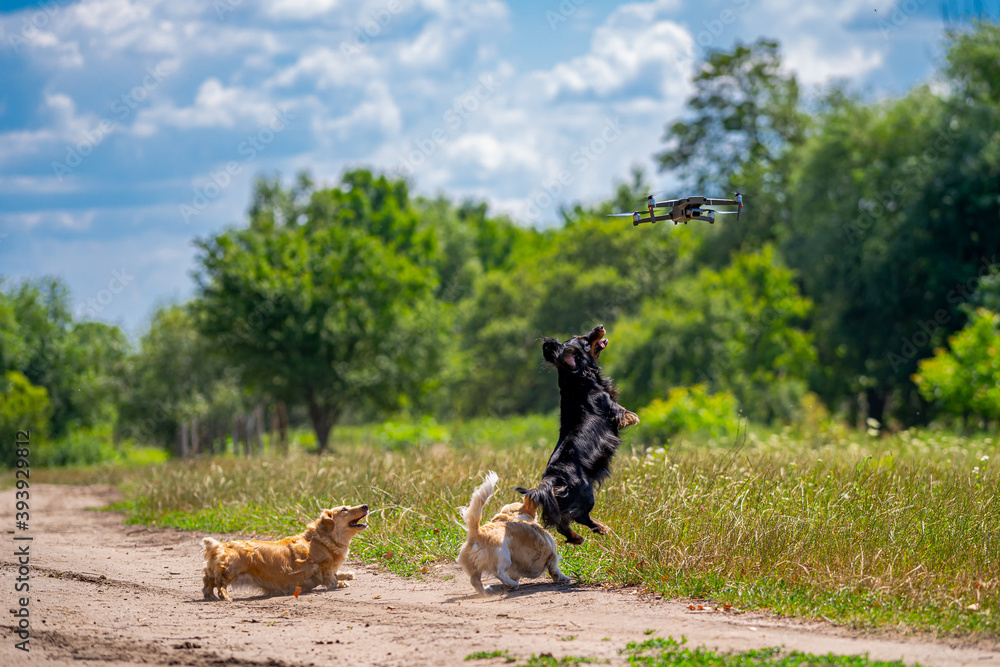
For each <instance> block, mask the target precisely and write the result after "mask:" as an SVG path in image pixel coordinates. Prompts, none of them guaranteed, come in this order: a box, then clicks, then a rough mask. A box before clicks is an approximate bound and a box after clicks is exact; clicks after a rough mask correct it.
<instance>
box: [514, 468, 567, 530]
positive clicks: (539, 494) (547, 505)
mask: <svg viewBox="0 0 1000 667" xmlns="http://www.w3.org/2000/svg"><path fill="white" fill-rule="evenodd" d="M514 490H515V491H517V492H518V493H520V494H521V495H522V496H528V497H529V498H531V500H532V502H534V503H535V504H536V505H538V506H539V507H540V508H542V523H544V524H545V525H546V526H553V525H556V524H558V523H559V520H560V518H561V516H562V512H560V511H559V503H558V502H556V497H555V494H554V493H553V492H552V483H551V482H550V481H549V480H544V479H543V480H542V482H541V484H539V485H538V488H537V489H525V488H524V487H521V486H515V487H514Z"/></svg>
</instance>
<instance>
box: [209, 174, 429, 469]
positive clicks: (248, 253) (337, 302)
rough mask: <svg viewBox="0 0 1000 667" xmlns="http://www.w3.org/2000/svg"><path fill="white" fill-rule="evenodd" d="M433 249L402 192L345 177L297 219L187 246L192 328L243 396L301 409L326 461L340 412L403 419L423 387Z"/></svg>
mask: <svg viewBox="0 0 1000 667" xmlns="http://www.w3.org/2000/svg"><path fill="white" fill-rule="evenodd" d="M434 244H435V239H434V238H433V236H432V235H430V234H429V233H427V231H426V230H425V229H422V228H421V227H420V225H419V218H418V216H416V215H415V213H414V211H413V209H412V206H411V205H410V204H409V201H408V198H407V194H406V187H405V183H403V182H401V181H390V180H388V179H385V178H384V177H381V178H375V177H373V176H372V175H371V174H370V173H369V172H364V171H359V172H350V173H348V174H346V175H345V176H344V179H343V181H342V183H341V186H340V187H339V188H331V189H328V190H322V191H317V192H315V193H313V195H312V198H311V200H310V203H309V205H308V206H307V207H306V212H305V214H304V217H301V216H300V217H299V218H298V219H296V220H289V221H284V222H279V221H276V220H275V219H274V217H273V216H258V217H257V218H254V219H251V221H250V225H249V227H247V228H243V229H232V230H229V231H226V232H224V233H222V234H219V235H218V236H215V237H213V238H209V239H205V240H202V241H199V242H198V246H199V248H200V249H201V256H200V258H199V262H200V268H199V271H198V273H197V276H196V277H197V281H198V298H197V299H196V301H195V302H194V304H193V305H194V308H195V312H196V314H197V323H198V327H199V329H200V331H201V332H202V333H203V334H204V335H205V336H206V337H208V338H209V339H210V340H212V341H215V342H217V343H219V344H220V345H221V346H222V350H223V352H224V354H225V355H226V356H227V358H228V359H229V360H230V361H231V362H232V363H234V364H238V365H240V366H241V367H242V377H243V378H244V381H245V382H246V383H247V385H248V386H249V388H250V389H251V390H254V391H259V392H262V393H265V394H267V395H269V396H273V397H275V398H276V399H278V400H283V401H285V402H286V403H288V404H293V405H295V404H298V405H304V406H305V407H306V408H307V410H308V414H309V419H310V421H311V423H312V426H313V430H314V431H315V433H316V439H317V442H318V444H319V449H320V451H321V452H322V451H325V450H326V448H327V445H328V439H329V435H330V430H331V429H332V428H333V426H334V425H335V424H336V423H337V422H338V420H339V419H340V418H341V417H343V416H344V415H345V413H347V412H348V411H350V410H354V411H360V410H363V409H364V408H366V407H377V408H382V409H399V408H405V407H406V405H407V404H408V403H409V402H411V401H412V400H413V399H414V397H416V396H419V395H420V393H421V392H422V391H424V390H425V389H426V387H427V385H428V383H429V382H431V380H429V378H432V377H433V375H434V373H433V371H434V369H436V368H437V366H438V364H439V347H440V344H441V343H442V340H441V336H442V325H443V324H445V323H446V318H445V317H443V316H442V312H441V308H440V307H439V305H438V302H437V301H436V300H435V299H434V298H433V294H434V288H435V286H436V275H435V272H434V270H433V268H432V267H430V266H425V265H426V264H431V263H432V262H430V261H427V260H426V257H427V256H430V257H431V258H432V259H433V257H434V250H435V245H434ZM415 257H419V258H420V261H416V260H415Z"/></svg>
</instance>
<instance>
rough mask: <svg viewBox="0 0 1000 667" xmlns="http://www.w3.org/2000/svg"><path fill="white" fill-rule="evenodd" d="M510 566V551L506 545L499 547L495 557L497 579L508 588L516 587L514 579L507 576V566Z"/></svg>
mask: <svg viewBox="0 0 1000 667" xmlns="http://www.w3.org/2000/svg"><path fill="white" fill-rule="evenodd" d="M508 567H510V551H509V550H508V549H507V545H506V544H505V545H503V546H502V547H500V553H499V554H498V558H497V579H499V580H500V581H502V582H503V583H504V586H507V587H508V588H517V587H518V583H517V580H516V579H511V578H510V577H508V576H507V568H508Z"/></svg>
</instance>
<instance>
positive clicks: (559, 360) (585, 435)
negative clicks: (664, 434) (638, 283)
mask: <svg viewBox="0 0 1000 667" xmlns="http://www.w3.org/2000/svg"><path fill="white" fill-rule="evenodd" d="M604 334H605V330H604V326H603V325H600V324H599V325H597V326H596V327H594V328H593V329H592V330H591V332H590V333H588V334H585V335H583V336H574V337H573V338H570V339H569V340H567V341H566V342H565V343H560V342H559V341H558V340H556V339H554V338H543V339H542V356H543V357H544V358H545V361H547V362H549V363H550V364H552V365H553V366H555V367H556V368H557V369H558V371H559V442H558V443H556V448H555V449H554V450H553V452H552V456H550V457H549V463H548V465H547V466H546V467H545V472H544V473H543V474H542V481H541V482H540V483H539V484H538V487H537V488H535V489H523V488H520V487H518V488H517V489H516V491H517V492H518V493H521V494H524V495H527V496H529V497H530V498H531V499H532V500H534V501H535V502H536V503H537V504H538V506H539V507H541V508H542V519H543V520H544V522H545V524H546V525H548V526H555V527H556V530H558V531H559V532H560V533H562V534H563V535H564V536H565V537H566V540H567V541H568V542H569V543H570V544H582V543H583V537H582V536H580V535H579V534H578V533H576V532H575V531H574V530H573V529H572V527H570V522H571V521H576V522H577V523H580V524H583V525H584V526H587V527H588V528H590V529H591V530H592V531H594V532H595V533H597V534H599V535H605V534H607V533H608V531H609V530H610V529H609V528H608V527H607V526H605V525H604V524H602V523H600V522H599V521H595V520H594V519H593V518H592V517H591V516H590V511H591V510H592V509H594V488H595V487H596V486H599V485H600V484H601V482H603V481H604V480H605V479H607V477H608V476H609V475H610V474H611V458H612V457H613V456H614V455H615V451H616V450H617V449H618V445H619V444H621V440H620V439H619V438H618V431H619V429H622V428H625V427H626V426H631V425H633V424H638V423H639V416H638V415H637V414H635V413H634V412H629V411H628V410H626V409H625V408H623V407H622V406H620V405H618V403H617V398H618V391H617V389H615V387H614V386H613V385H612V384H611V379H610V378H606V377H604V376H603V375H601V369H600V367H599V366H598V365H597V358H598V357H599V356H600V354H601V350H603V349H604V348H605V347H607V345H608V339H607V338H605V337H604Z"/></svg>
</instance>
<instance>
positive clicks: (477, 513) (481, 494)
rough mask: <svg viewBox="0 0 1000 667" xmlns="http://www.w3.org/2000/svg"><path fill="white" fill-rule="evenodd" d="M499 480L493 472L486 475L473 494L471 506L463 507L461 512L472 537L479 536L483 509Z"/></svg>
mask: <svg viewBox="0 0 1000 667" xmlns="http://www.w3.org/2000/svg"><path fill="white" fill-rule="evenodd" d="M498 479H499V477H497V474H496V473H495V472H493V471H492V470H490V471H489V472H488V473H486V479H485V480H483V483H482V484H480V485H479V488H478V489H476V490H475V491H473V492H472V498H470V499H469V506H468V507H463V508H462V510H461V512H462V519H464V520H465V528H466V530H468V533H469V536H470V537H472V536H474V535H478V534H479V523H480V522H481V521H482V520H483V508H484V507H486V503H487V502H488V501H489V499H490V497H491V496H492V495H493V491H494V490H495V489H496V486H497V480H498Z"/></svg>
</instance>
